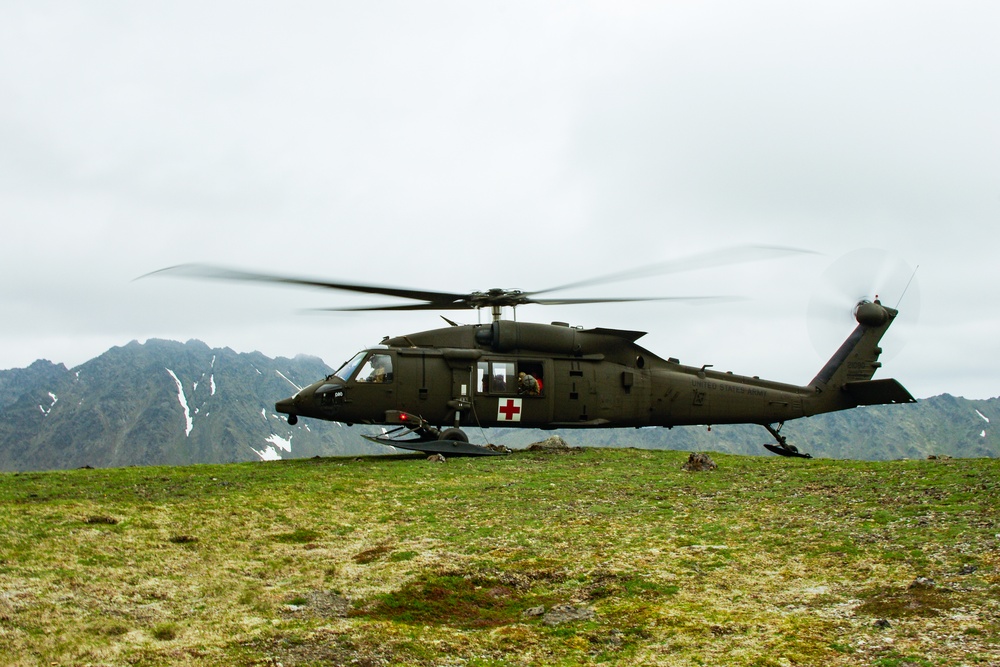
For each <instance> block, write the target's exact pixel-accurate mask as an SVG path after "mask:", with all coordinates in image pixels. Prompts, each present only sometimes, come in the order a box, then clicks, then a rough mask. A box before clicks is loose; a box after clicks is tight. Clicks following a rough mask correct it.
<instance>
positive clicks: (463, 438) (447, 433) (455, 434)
mask: <svg viewBox="0 0 1000 667" xmlns="http://www.w3.org/2000/svg"><path fill="white" fill-rule="evenodd" d="M438 440H457V441H458V442H468V441H469V436H467V435H466V434H465V431H463V430H462V429H460V428H446V429H445V430H443V431H441V435H439V436H438Z"/></svg>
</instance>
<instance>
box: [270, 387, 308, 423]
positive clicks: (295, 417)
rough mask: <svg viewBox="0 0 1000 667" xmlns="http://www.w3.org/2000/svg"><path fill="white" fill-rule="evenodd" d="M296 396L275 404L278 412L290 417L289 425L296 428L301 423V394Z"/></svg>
mask: <svg viewBox="0 0 1000 667" xmlns="http://www.w3.org/2000/svg"><path fill="white" fill-rule="evenodd" d="M301 393H302V392H299V393H298V394H295V395H294V396H291V397H289V398H284V399H282V400H280V401H278V402H277V403H275V404H274V409H275V410H276V411H277V412H280V413H282V414H286V415H288V423H289V424H291V425H292V426H294V425H295V424H296V423H297V422H298V421H299V412H300V410H299V407H300V406H299V400H300V394H301Z"/></svg>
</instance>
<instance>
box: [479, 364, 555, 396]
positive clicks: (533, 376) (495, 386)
mask: <svg viewBox="0 0 1000 667" xmlns="http://www.w3.org/2000/svg"><path fill="white" fill-rule="evenodd" d="M522 373H523V374H524V377H522ZM543 386H544V380H543V378H542V364H541V362H519V363H514V362H512V361H480V362H478V363H477V364H476V391H477V392H479V393H480V394H521V395H524V396H539V395H541V393H542V387H543Z"/></svg>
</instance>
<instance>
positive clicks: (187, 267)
mask: <svg viewBox="0 0 1000 667" xmlns="http://www.w3.org/2000/svg"><path fill="white" fill-rule="evenodd" d="M159 274H165V275H173V276H180V277H186V278H212V279H218V280H240V281H249V282H264V283H278V284H284V285H304V286H307V287H319V288H322V289H333V290H341V291H345V292H361V293H363V294H381V295H383V296H395V297H400V298H403V299H415V300H417V301H426V302H428V303H429V304H434V305H435V307H436V308H449V307H450V305H451V304H454V303H455V302H457V301H463V300H464V299H466V298H467V297H468V295H466V294H452V293H449V292H431V291H428V290H412V289H405V288H402V287H388V286H383V285H364V284H360V283H335V282H329V281H324V280H313V279H310V278H294V277H290V276H277V275H273V274H268V273H252V272H250V271H239V270H236V269H227V268H224V267H220V266H212V265H209V264H178V265H177V266H170V267H167V268H165V269H160V270H159V271H153V272H152V273H147V274H146V275H145V276H140V277H141V278H145V277H147V276H154V275H159ZM459 307H461V308H468V305H463V306H459Z"/></svg>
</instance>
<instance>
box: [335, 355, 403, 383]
mask: <svg viewBox="0 0 1000 667" xmlns="http://www.w3.org/2000/svg"><path fill="white" fill-rule="evenodd" d="M359 367H360V370H358V368H359ZM355 371H357V373H356V374H355ZM352 377H354V380H355V382H376V383H384V382H392V355H390V354H388V353H387V352H382V351H378V350H376V351H372V350H364V351H362V352H358V353H357V354H356V355H354V356H353V357H352V358H351V359H350V360H349V361H347V362H345V363H344V364H343V365H341V367H340V368H338V369H337V370H336V371H334V372H333V373H332V374H331V375H329V376H327V378H326V379H327V380H333V379H334V378H336V379H338V380H341V381H342V382H347V381H348V380H350V379H351V378H352Z"/></svg>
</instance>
